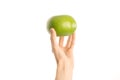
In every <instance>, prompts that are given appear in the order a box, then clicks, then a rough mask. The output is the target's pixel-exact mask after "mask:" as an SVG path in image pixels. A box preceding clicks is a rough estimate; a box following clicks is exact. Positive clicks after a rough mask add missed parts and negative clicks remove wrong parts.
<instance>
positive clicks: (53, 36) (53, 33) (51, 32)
mask: <svg viewBox="0 0 120 80" xmlns="http://www.w3.org/2000/svg"><path fill="white" fill-rule="evenodd" d="M50 35H51V37H50V39H51V44H52V47H53V48H55V46H56V45H57V42H56V32H55V30H54V29H53V28H51V29H50Z"/></svg>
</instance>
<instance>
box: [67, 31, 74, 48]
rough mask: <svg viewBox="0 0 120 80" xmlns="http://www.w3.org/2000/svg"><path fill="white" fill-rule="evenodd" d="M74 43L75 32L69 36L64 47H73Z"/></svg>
mask: <svg viewBox="0 0 120 80" xmlns="http://www.w3.org/2000/svg"><path fill="white" fill-rule="evenodd" d="M74 44H75V33H73V34H72V35H70V36H69V38H68V41H67V44H66V48H68V49H73V47H74Z"/></svg>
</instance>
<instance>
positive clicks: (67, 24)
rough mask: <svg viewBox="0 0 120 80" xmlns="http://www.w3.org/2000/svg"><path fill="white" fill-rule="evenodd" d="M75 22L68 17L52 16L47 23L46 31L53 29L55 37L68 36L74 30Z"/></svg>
mask: <svg viewBox="0 0 120 80" xmlns="http://www.w3.org/2000/svg"><path fill="white" fill-rule="evenodd" d="M76 27H77V25H76V22H75V20H74V19H73V18H72V17H71V16H69V15H58V16H53V17H51V18H50V19H49V21H48V23H47V29H48V31H50V29H51V28H54V29H55V31H56V34H57V36H69V35H71V34H73V33H74V31H75V30H76Z"/></svg>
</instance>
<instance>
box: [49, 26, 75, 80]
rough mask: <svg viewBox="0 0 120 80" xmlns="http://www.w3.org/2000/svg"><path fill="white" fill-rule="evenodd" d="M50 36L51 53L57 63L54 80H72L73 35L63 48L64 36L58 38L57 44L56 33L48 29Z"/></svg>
mask: <svg viewBox="0 0 120 80" xmlns="http://www.w3.org/2000/svg"><path fill="white" fill-rule="evenodd" d="M50 35H51V36H50V39H51V46H52V52H53V53H54V56H55V59H56V63H57V70H56V77H55V80H72V73H73V67H74V61H73V48H74V44H75V33H73V34H72V35H70V36H69V38H68V40H67V43H66V45H65V46H63V42H64V36H61V37H59V43H57V41H56V37H57V36H56V32H55V30H54V29H53V28H51V29H50Z"/></svg>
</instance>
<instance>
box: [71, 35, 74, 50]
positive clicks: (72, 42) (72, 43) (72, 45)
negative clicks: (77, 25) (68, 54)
mask: <svg viewBox="0 0 120 80" xmlns="http://www.w3.org/2000/svg"><path fill="white" fill-rule="evenodd" d="M74 45H75V33H73V34H72V41H71V46H70V49H73V47H74Z"/></svg>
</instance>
